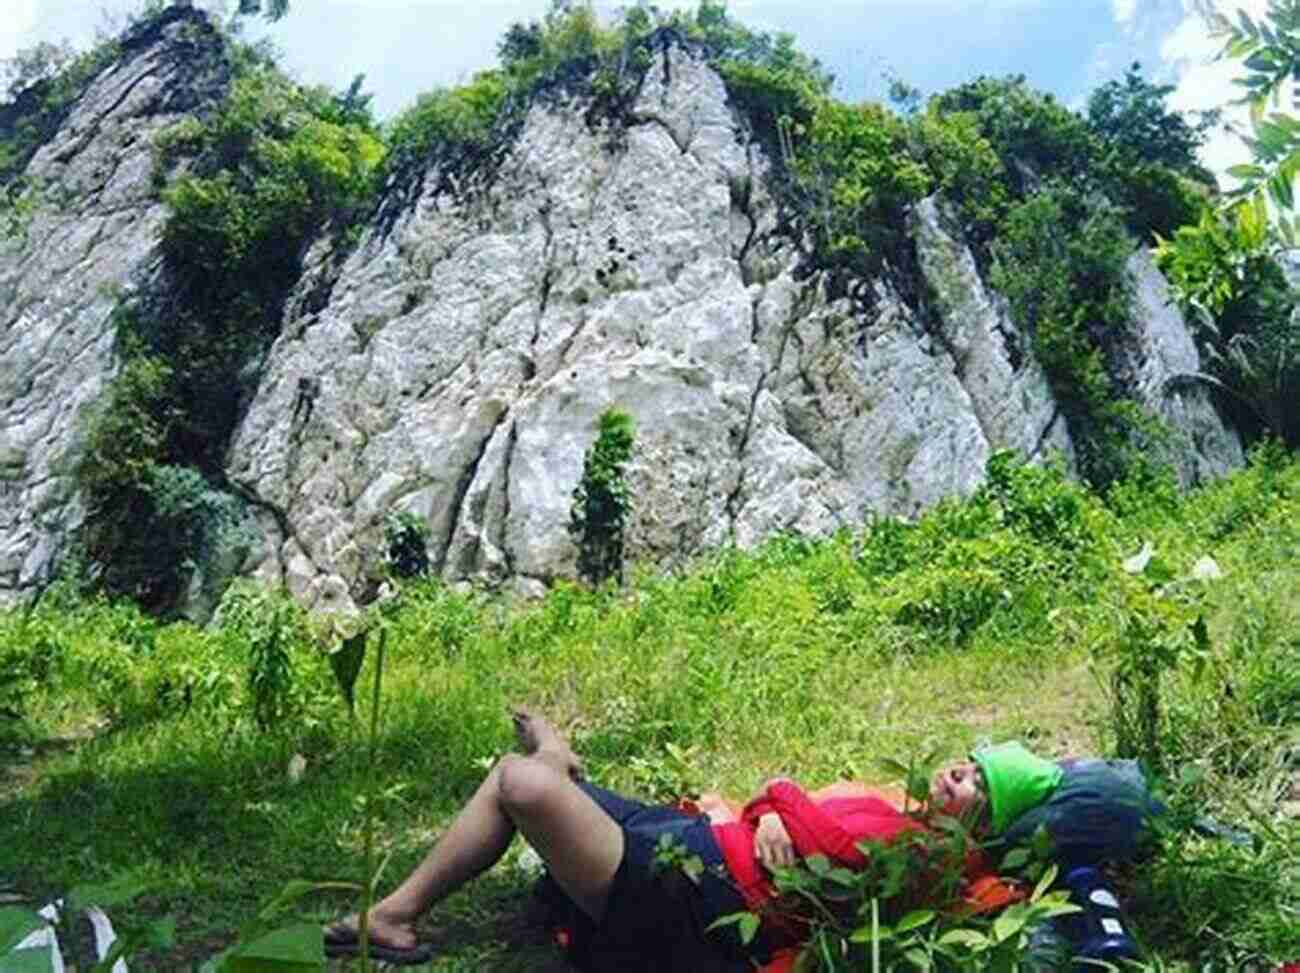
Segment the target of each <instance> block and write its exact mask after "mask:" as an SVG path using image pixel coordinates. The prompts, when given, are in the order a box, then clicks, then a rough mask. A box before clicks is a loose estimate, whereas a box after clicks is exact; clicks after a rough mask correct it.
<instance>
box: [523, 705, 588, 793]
mask: <svg viewBox="0 0 1300 973" xmlns="http://www.w3.org/2000/svg"><path fill="white" fill-rule="evenodd" d="M510 717H511V719H512V720H513V721H514V725H515V738H516V739H517V740H518V741H519V749H520V751H522V752H523V754H524V756H526V757H538V758H539V759H541V760H543V761H544V762H545V763H547V764H549V765H550V766H552V767H554V768H555V769H556V770H558V771H560V772H561V773H563V774H567V775H568V776H570V777H572V778H573V779H574V780H578V779H580V778H581V777H582V760H581V759H580V758H579V757H578V755H577V754H576V753H574V752H573V750H572V748H571V747H570V746H569V744H568V741H567V740H565V739H564V737H562V736H561V735H560V731H559V730H557V729H556V728H555V727H554V726H552V725H551V722H550V721H549V720H548V719H547V718H546V717H544V716H542V715H541V714H540V713H536V712H534V711H533V710H531V709H528V708H527V707H525V706H514V707H511V710H510Z"/></svg>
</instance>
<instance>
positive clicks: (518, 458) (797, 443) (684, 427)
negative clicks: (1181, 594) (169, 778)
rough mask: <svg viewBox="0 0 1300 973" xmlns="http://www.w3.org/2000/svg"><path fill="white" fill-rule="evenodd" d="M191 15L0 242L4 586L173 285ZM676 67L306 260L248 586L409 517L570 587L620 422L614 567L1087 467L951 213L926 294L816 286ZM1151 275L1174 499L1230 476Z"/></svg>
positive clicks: (365, 588) (308, 566)
mask: <svg viewBox="0 0 1300 973" xmlns="http://www.w3.org/2000/svg"><path fill="white" fill-rule="evenodd" d="M204 23H205V22H204V21H203V20H202V18H201V16H200V15H197V14H191V13H179V12H173V13H169V14H168V15H167V17H165V18H164V19H163V20H162V21H160V24H161V26H160V28H159V29H158V31H157V34H156V36H155V37H152V38H151V39H148V40H147V42H146V41H144V40H142V41H141V42H140V43H139V44H137V45H136V46H135V47H133V48H132V47H128V50H127V52H126V56H125V57H124V59H123V60H122V61H121V62H120V63H119V64H118V65H117V66H116V67H114V68H112V69H110V70H108V71H106V72H105V73H104V74H103V75H102V76H101V77H100V78H97V79H96V80H95V82H94V83H93V84H92V85H91V88H90V90H89V91H88V92H87V93H86V95H85V96H84V97H83V98H82V99H81V100H80V101H79V102H78V103H77V105H76V106H75V108H74V110H73V112H72V114H71V116H70V118H69V120H68V124H67V125H66V126H65V128H64V130H63V131H62V132H60V134H59V136H58V138H57V139H55V141H54V142H53V143H52V144H50V145H47V146H45V147H44V148H43V149H42V150H41V152H40V153H39V154H38V156H37V157H36V158H35V159H34V160H33V162H32V164H31V168H30V172H29V174H30V175H32V176H34V177H36V178H38V179H40V180H42V181H43V182H45V183H46V184H48V185H51V186H61V187H65V191H64V193H63V194H62V196H60V198H64V197H66V198H67V199H68V200H70V201H71V202H70V203H68V204H67V205H66V206H65V207H64V208H55V207H46V208H44V209H43V210H42V211H41V212H40V213H39V214H38V215H37V217H36V219H35V221H34V223H33V225H32V228H31V235H30V239H29V242H28V243H26V244H25V245H24V246H21V247H19V246H10V247H9V248H8V249H6V250H4V252H3V253H0V308H2V309H3V310H0V315H3V317H0V321H3V332H2V338H0V342H2V344H0V349H2V357H0V491H3V498H4V500H5V503H4V505H3V506H2V507H0V598H3V597H12V596H13V595H14V594H16V593H19V592H21V591H24V590H27V589H30V588H32V587H33V586H36V585H38V584H39V583H40V580H41V579H42V578H43V577H44V576H45V575H46V574H47V573H48V571H49V570H50V567H51V565H52V564H53V563H54V561H55V558H56V557H57V554H58V552H59V549H60V546H61V545H62V543H63V542H64V539H65V538H67V537H68V536H69V534H70V533H71V532H72V531H73V530H75V528H76V526H77V524H78V523H79V521H80V519H81V518H82V516H84V513H83V510H82V507H81V504H80V501H79V498H78V497H77V496H76V495H75V491H74V489H73V483H72V479H71V477H70V471H71V470H72V468H73V467H74V465H75V462H76V459H77V456H78V449H79V442H80V437H82V436H83V434H84V416H85V412H86V406H87V405H89V404H90V403H92V402H93V401H94V400H95V398H96V397H97V396H98V395H99V393H100V392H101V391H102V389H103V388H104V387H105V385H106V384H107V382H108V380H109V379H110V378H111V376H112V375H113V373H114V367H115V365H114V361H113V356H112V348H113V335H112V332H111V324H110V321H109V314H110V311H111V309H112V307H113V304H114V299H113V296H112V294H111V289H112V288H117V287H126V288H130V287H136V286H147V285H148V283H149V282H151V281H152V280H153V279H154V278H153V275H154V274H156V272H157V265H158V256H157V251H156V248H155V243H156V236H157V231H158V228H159V226H160V225H161V221H162V218H163V211H162V208H161V206H160V204H159V202H158V200H157V199H156V198H155V195H156V194H155V192H154V190H153V187H152V186H151V183H150V168H151V165H152V158H151V153H150V140H151V137H152V135H153V133H154V132H156V131H157V130H158V129H159V128H160V127H162V126H164V125H167V124H169V123H170V122H171V121H172V120H174V118H175V117H176V115H177V114H178V113H183V112H186V111H191V110H193V109H195V108H196V107H198V106H200V105H201V104H202V103H203V102H204V100H205V99H210V100H214V99H215V98H216V97H218V96H219V94H220V90H221V86H222V84H224V81H222V79H221V78H220V77H219V72H216V73H213V72H208V73H196V71H195V70H193V69H190V68H187V67H186V66H185V65H186V64H187V63H188V60H187V57H186V45H187V44H188V45H191V46H192V44H193V39H192V37H191V35H192V34H193V32H194V31H196V30H200V31H201V30H202V29H203V27H202V25H203V24H204ZM187 38H188V39H187ZM658 56H659V57H660V58H661V60H660V62H659V63H657V64H656V65H655V66H654V67H653V68H652V69H651V70H650V71H649V73H648V74H647V76H646V79H645V82H644V85H643V87H642V89H641V91H640V93H639V96H638V98H637V100H636V103H635V105H634V108H633V110H632V112H631V116H630V117H631V123H630V125H629V127H628V128H627V130H626V131H625V132H615V131H613V130H598V131H592V130H591V129H590V128H589V127H588V125H587V123H586V121H585V120H584V117H583V116H584V112H583V111H582V108H583V106H582V105H578V104H574V105H569V106H564V105H557V104H549V105H542V104H538V105H535V106H534V107H533V108H532V109H531V110H530V112H529V113H528V115H527V117H526V119H525V121H524V123H523V127H522V131H521V133H520V135H519V138H518V139H517V141H516V142H515V144H514V146H513V148H512V149H511V150H510V151H509V152H508V153H507V154H506V155H505V156H504V159H503V161H502V162H501V164H500V166H499V167H498V168H497V169H496V170H495V172H494V175H493V176H492V178H490V179H488V178H479V179H474V178H471V179H470V180H469V181H470V183H471V184H472V185H469V186H465V185H462V186H461V187H460V188H459V189H458V190H456V191H453V190H452V189H450V188H448V185H449V184H448V182H447V181H445V180H439V179H433V178H430V179H426V180H424V182H423V186H424V188H423V189H422V190H420V191H419V192H418V193H417V194H416V197H417V198H416V199H415V200H414V202H413V204H412V205H410V206H409V207H403V206H400V205H388V206H386V207H385V209H384V210H383V213H384V219H382V220H376V223H375V225H374V226H373V227H372V228H371V229H370V230H369V231H368V232H367V233H365V234H364V235H363V238H362V241H361V243H360V245H359V246H357V247H356V249H355V250H353V251H352V252H351V253H350V254H347V255H346V257H344V255H342V254H336V253H334V252H332V251H331V244H330V243H329V242H328V241H327V240H321V241H320V242H318V243H317V244H316V245H315V246H314V247H313V248H312V250H311V251H310V252H309V253H308V254H307V259H306V265H307V270H306V273H305V275H304V278H303V280H302V282H301V284H300V286H299V287H298V289H297V290H296V291H295V294H294V296H293V298H292V299H291V301H290V305H289V307H288V309H287V312H286V316H285V321H284V328H283V332H282V334H281V337H280V338H279V340H278V341H277V342H276V344H275V346H274V347H273V348H272V350H271V352H270V354H269V356H268V357H267V360H266V361H265V363H264V364H263V367H262V374H261V376H260V383H259V384H258V390H257V393H256V395H255V397H254V399H253V401H252V402H251V404H250V406H249V408H248V411H247V413H246V415H245V417H244V419H243V421H242V424H241V426H240V427H239V429H238V430H237V432H236V435H235V438H234V440H233V443H232V446H231V449H230V453H229V456H228V460H227V470H226V471H227V475H228V477H229V479H230V481H231V482H232V483H233V484H234V485H235V486H236V487H237V488H238V489H239V490H240V491H241V492H242V493H243V494H244V495H245V496H246V497H247V498H248V499H249V501H250V503H251V509H252V510H254V511H255V513H256V516H257V520H258V529H259V531H260V533H261V534H262V540H263V545H262V546H263V548H264V550H265V551H266V555H265V557H264V559H263V560H262V562H261V564H260V567H258V568H257V569H256V570H257V571H258V573H260V574H261V575H262V576H264V577H266V578H267V579H269V580H272V581H276V582H279V581H283V582H285V583H287V584H288V586H289V587H290V589H291V590H292V591H293V592H294V593H295V594H296V595H297V596H298V597H300V598H301V599H302V600H303V601H305V602H307V603H309V604H312V605H315V606H318V607H332V608H339V609H346V608H348V607H350V606H352V605H355V604H358V603H361V602H364V601H366V600H367V599H368V598H370V597H371V596H372V594H373V592H374V591H375V589H376V587H377V585H378V581H379V579H380V576H381V568H382V557H383V522H384V519H385V517H386V516H387V515H388V514H389V513H391V512H394V511H398V510H407V511H412V512H414V513H416V514H418V515H419V516H421V517H422V518H424V519H425V520H426V522H427V523H428V525H429V527H430V553H431V557H432V560H433V563H434V564H435V565H436V567H437V569H438V571H439V572H440V573H441V574H442V575H443V576H444V577H446V578H448V579H480V580H484V581H488V582H491V583H500V582H505V581H510V582H511V583H512V584H513V585H514V587H515V588H516V589H517V590H520V591H537V590H540V588H541V586H542V585H544V584H545V583H547V582H550V581H551V580H553V579H555V578H558V577H566V576H571V575H572V574H573V572H574V566H575V559H576V550H575V548H574V545H573V542H572V540H571V539H570V537H569V535H568V532H567V524H568V520H569V510H570V504H571V494H572V491H573V489H574V487H575V485H576V484H577V482H578V480H579V477H580V474H581V470H582V463H583V455H584V452H585V451H586V450H587V449H588V448H589V447H590V445H591V444H592V442H593V440H594V437H595V435H596V422H597V418H598V416H599V415H600V413H601V412H602V411H604V410H605V409H607V408H609V407H611V406H616V407H619V408H622V409H624V410H626V411H628V412H630V413H631V414H632V415H633V416H634V417H635V419H636V422H637V451H636V456H635V460H634V463H633V467H632V470H631V480H632V494H633V496H634V498H635V507H634V516H633V521H632V524H631V529H630V533H629V537H628V544H627V553H628V554H629V556H630V557H632V558H634V559H647V560H652V561H655V562H657V563H660V564H665V565H672V564H675V563H678V562H680V561H681V560H682V559H684V558H688V557H690V556H691V555H693V554H695V553H697V552H699V551H701V550H703V549H706V548H708V547H711V546H714V545H717V544H720V543H724V542H726V541H728V540H730V539H734V540H735V541H737V542H739V543H741V544H752V543H756V542H758V541H759V540H761V539H762V538H764V537H765V536H767V535H769V534H771V533H772V532H774V531H778V530H783V529H792V530H799V531H804V532H810V533H822V532H827V531H830V530H833V529H835V528H836V527H838V526H840V525H844V524H853V523H858V522H860V521H861V519H862V517H863V516H864V515H865V514H867V513H868V512H877V513H896V514H912V513H915V512H916V511H918V510H920V509H922V508H923V507H925V506H927V505H929V504H932V503H935V502H937V501H938V500H940V499H942V498H944V497H947V496H952V495H959V494H964V493H967V492H969V491H971V490H973V489H974V488H975V487H976V486H977V485H978V484H979V482H980V481H981V479H982V476H983V472H984V467H985V463H986V461H987V459H988V457H989V455H990V453H991V452H992V451H993V450H995V449H1001V448H1007V447H1010V448H1015V449H1019V450H1021V451H1022V452H1024V453H1026V454H1028V455H1031V456H1041V455H1044V454H1045V453H1048V452H1055V453H1059V454H1060V455H1062V456H1064V457H1065V459H1066V461H1067V462H1072V457H1073V454H1074V450H1073V446H1072V444H1071V441H1070V437H1069V434H1068V431H1067V430H1066V427H1065V424H1064V422H1063V421H1062V419H1061V417H1060V415H1059V414H1058V410H1057V407H1056V403H1055V402H1054V400H1053V397H1052V394H1051V390H1050V388H1049V386H1048V384H1047V382H1046V380H1045V378H1044V375H1043V373H1042V370H1041V368H1039V366H1038V365H1037V364H1036V363H1035V362H1034V360H1033V358H1032V356H1031V355H1030V354H1029V353H1028V344H1029V343H1028V341H1027V340H1026V339H1025V336H1023V335H1019V334H1018V333H1017V331H1016V328H1015V327H1014V325H1013V324H1012V322H1011V321H1010V319H1009V317H1008V315H1007V313H1006V310H1005V308H1004V306H1003V304H1002V302H1001V301H1000V300H999V299H998V297H997V296H996V295H995V294H992V293H991V292H989V291H988V289H987V288H986V287H985V285H984V283H983V281H982V280H981V279H980V276H979V273H978V271H977V269H976V266H975V262H974V260H973V259H972V257H971V254H970V252H969V250H968V249H967V248H966V246H965V245H964V243H963V242H962V240H961V238H960V234H959V233H958V232H957V231H956V230H955V229H954V228H953V226H952V225H951V222H950V220H949V218H948V217H947V215H946V213H945V210H944V207H943V205H942V204H941V203H940V202H939V201H936V200H927V201H925V202H924V203H922V204H921V205H919V206H918V207H916V210H915V212H914V213H913V215H912V219H911V223H912V233H913V235H914V237H915V239H916V241H917V257H918V267H919V273H920V275H921V277H922V278H923V283H924V285H925V286H924V290H925V293H926V294H927V297H926V299H925V300H924V301H921V302H919V303H921V304H923V305H924V306H922V307H920V308H918V307H916V306H914V305H915V304H916V303H918V302H917V301H915V300H912V301H911V302H909V301H907V300H904V299H902V298H901V297H900V296H899V295H898V294H895V293H893V292H892V291H891V290H890V288H889V287H888V286H887V285H885V284H883V283H875V284H872V285H869V286H870V287H872V288H874V296H873V299H872V300H871V301H870V302H869V303H870V306H871V310H870V311H869V312H866V311H863V310H861V308H862V304H861V303H855V302H854V301H851V300H850V299H848V298H838V297H832V296H831V294H832V293H838V292H836V291H833V289H832V288H831V287H830V286H829V285H828V283H827V281H825V280H824V279H823V278H821V277H819V276H816V275H814V276H811V277H805V276H803V275H801V274H799V273H797V266H798V263H799V260H798V255H797V253H796V252H795V248H794V246H793V245H792V244H791V242H790V241H789V240H787V239H785V238H783V237H782V236H781V235H780V234H779V233H777V232H776V216H775V208H774V204H773V202H772V200H771V199H770V198H769V196H768V195H767V192H766V190H765V189H764V186H765V180H764V176H765V166H766V162H765V160H764V157H763V155H762V153H761V151H760V150H759V149H758V148H757V147H756V146H755V145H753V144H752V143H750V142H749V140H748V139H747V138H746V137H745V135H744V132H743V126H742V124H741V123H740V122H739V121H738V119H737V117H736V116H735V114H734V113H733V111H732V110H731V108H730V107H729V106H728V104H727V100H726V93H725V90H724V88H723V85H722V83H721V81H720V79H719V78H718V77H717V75H716V74H714V73H713V72H712V71H711V70H709V69H708V68H707V67H706V66H705V65H703V64H702V63H700V62H699V61H697V60H695V59H694V58H693V56H692V55H691V54H690V53H689V52H686V51H684V50H682V49H680V48H679V47H676V46H673V45H668V46H667V47H666V48H665V49H664V50H662V51H660V52H659V54H658ZM615 135H617V136H618V137H617V138H614V136H615ZM391 202H392V201H391V200H390V203H391ZM340 258H341V259H342V263H341V265H340V262H339V260H340ZM1134 272H1135V275H1136V280H1137V284H1138V293H1139V297H1140V302H1141V305H1140V306H1141V308H1142V311H1141V318H1142V321H1143V325H1142V327H1141V328H1140V329H1139V330H1138V333H1137V334H1136V335H1134V336H1132V337H1131V339H1130V340H1129V342H1128V344H1127V345H1125V347H1124V349H1123V351H1122V354H1121V358H1122V361H1123V363H1124V367H1125V369H1126V371H1127V373H1129V374H1130V375H1131V376H1132V377H1133V383H1134V386H1135V388H1137V389H1138V391H1139V393H1140V394H1141V395H1142V396H1144V401H1148V402H1150V403H1151V405H1152V406H1153V407H1154V408H1156V409H1158V410H1160V411H1161V412H1162V414H1163V415H1165V416H1166V417H1167V418H1168V419H1169V421H1170V423H1171V424H1172V425H1174V426H1175V427H1176V428H1177V429H1178V430H1179V431H1180V437H1181V438H1179V440H1178V441H1177V442H1175V443H1174V444H1172V445H1171V447H1170V448H1171V450H1172V453H1171V456H1172V457H1173V458H1174V459H1175V461H1176V462H1177V463H1178V464H1179V468H1180V470H1181V471H1182V472H1183V475H1184V477H1185V478H1186V479H1188V480H1189V481H1190V480H1194V479H1199V478H1204V477H1206V476H1210V475H1214V474H1216V473H1218V472H1222V471H1224V470H1226V469H1229V468H1231V467H1232V466H1234V465H1236V464H1239V463H1240V462H1241V449H1240V444H1239V442H1238V441H1237V439H1236V436H1235V435H1234V434H1233V433H1231V432H1230V431H1228V430H1226V429H1225V428H1224V426H1223V424H1222V422H1221V421H1220V420H1219V419H1218V417H1217V416H1216V415H1215V414H1214V411H1213V409H1212V408H1211V406H1210V404H1209V402H1208V401H1206V400H1205V399H1204V398H1203V397H1202V398H1197V397H1196V394H1195V393H1191V394H1190V395H1184V396H1183V397H1181V398H1179V397H1170V396H1168V395H1166V394H1165V388H1166V386H1167V379H1168V377H1169V376H1171V375H1174V374H1177V373H1179V372H1182V371H1195V370H1196V367H1195V366H1196V364H1197V363H1196V361H1195V354H1196V352H1195V346H1194V345H1193V344H1192V342H1191V339H1190V337H1189V336H1188V334H1187V330H1186V327H1185V326H1184V325H1183V322H1182V321H1181V319H1180V318H1179V317H1178V315H1177V314H1176V312H1174V311H1173V310H1172V309H1170V308H1169V307H1167V305H1166V303H1165V300H1164V293H1163V291H1162V286H1163V282H1162V281H1161V280H1160V279H1159V275H1158V273H1157V272H1156V271H1155V270H1154V268H1153V267H1152V266H1151V265H1150V262H1149V260H1146V259H1145V258H1144V257H1142V256H1139V257H1137V258H1135V263H1134ZM864 286H867V285H864ZM208 567H209V568H211V567H212V566H208ZM230 567H231V566H230V565H227V566H226V569H229V568H230ZM243 568H244V569H248V565H243ZM220 574H222V571H217V570H207V571H204V572H200V574H199V577H200V578H201V579H210V578H215V577H217V576H218V575H220ZM204 584H205V585H207V580H204ZM200 587H202V585H201V586H200ZM207 588H212V585H207ZM214 592H215V588H214V589H213V590H211V591H209V590H207V589H206V588H205V589H204V592H203V597H204V598H206V599H207V600H208V601H210V600H211V598H212V597H215V594H214Z"/></svg>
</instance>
